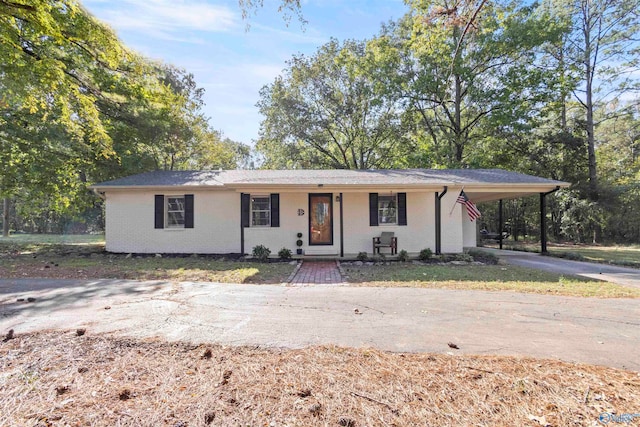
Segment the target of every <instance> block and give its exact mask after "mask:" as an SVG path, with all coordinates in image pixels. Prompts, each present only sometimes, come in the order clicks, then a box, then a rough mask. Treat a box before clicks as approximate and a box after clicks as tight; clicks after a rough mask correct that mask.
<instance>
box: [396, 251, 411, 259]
mask: <svg viewBox="0 0 640 427" xmlns="http://www.w3.org/2000/svg"><path fill="white" fill-rule="evenodd" d="M398 261H400V262H407V261H409V253H408V252H407V251H405V250H404V249H403V250H401V251H400V252H398Z"/></svg>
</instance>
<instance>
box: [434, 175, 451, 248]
mask: <svg viewBox="0 0 640 427" xmlns="http://www.w3.org/2000/svg"><path fill="white" fill-rule="evenodd" d="M447 188H448V187H447V186H446V185H445V186H444V191H443V192H442V193H441V194H438V192H437V191H436V255H441V254H442V209H441V205H442V203H441V201H442V198H443V197H444V195H445V194H447Z"/></svg>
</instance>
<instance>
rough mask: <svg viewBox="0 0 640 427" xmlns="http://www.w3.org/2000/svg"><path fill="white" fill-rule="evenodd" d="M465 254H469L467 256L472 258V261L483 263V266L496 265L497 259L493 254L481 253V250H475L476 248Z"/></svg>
mask: <svg viewBox="0 0 640 427" xmlns="http://www.w3.org/2000/svg"><path fill="white" fill-rule="evenodd" d="M467 254H469V256H471V257H473V259H474V261H480V262H483V263H485V264H491V265H495V264H497V263H498V259H499V258H498V257H497V256H496V255H495V254H493V253H491V252H486V251H483V250H481V249H476V248H471V249H469V251H468V252H467Z"/></svg>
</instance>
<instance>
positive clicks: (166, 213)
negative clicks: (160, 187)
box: [164, 194, 187, 230]
mask: <svg viewBox="0 0 640 427" xmlns="http://www.w3.org/2000/svg"><path fill="white" fill-rule="evenodd" d="M170 198H171V199H176V198H177V199H182V211H172V212H182V217H183V223H182V225H170V224H169V199H170ZM185 199H186V198H185V195H184V194H165V196H164V223H165V230H184V226H185V224H184V223H185V222H186V215H187V211H186V207H185V202H186V200H185Z"/></svg>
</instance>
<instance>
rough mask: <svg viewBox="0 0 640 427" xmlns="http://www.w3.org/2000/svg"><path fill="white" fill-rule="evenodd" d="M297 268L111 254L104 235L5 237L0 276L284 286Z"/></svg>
mask: <svg viewBox="0 0 640 427" xmlns="http://www.w3.org/2000/svg"><path fill="white" fill-rule="evenodd" d="M293 268H294V266H292V265H289V264H288V263H279V262H276V263H259V262H250V261H246V262H245V261H235V260H223V259H219V258H215V257H208V256H201V257H163V258H156V257H154V256H133V257H127V256H126V255H122V254H108V253H105V252H104V236H99V235H98V236H95V235H77V236H54V235H14V236H11V237H9V238H8V239H7V238H0V277H5V278H21V277H39V278H69V279H136V280H176V281H183V280H190V281H207V282H226V283H282V282H283V281H285V280H286V279H287V278H288V277H289V275H290V274H291V272H292V271H293Z"/></svg>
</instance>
